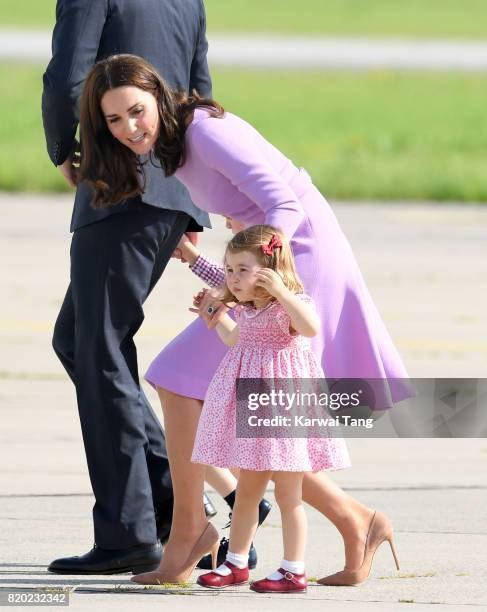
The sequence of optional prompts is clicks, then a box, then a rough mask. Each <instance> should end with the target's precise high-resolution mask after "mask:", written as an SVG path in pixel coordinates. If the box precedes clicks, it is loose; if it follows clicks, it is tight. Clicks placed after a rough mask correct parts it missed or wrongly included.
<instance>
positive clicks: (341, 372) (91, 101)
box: [80, 55, 407, 584]
mask: <svg viewBox="0 0 487 612" xmlns="http://www.w3.org/2000/svg"><path fill="white" fill-rule="evenodd" d="M80 126H81V136H82V139H83V143H84V145H85V152H84V153H83V158H82V166H81V176H82V177H83V178H84V179H86V180H88V181H90V182H91V183H92V185H93V186H94V189H95V199H94V205H95V206H104V205H107V203H108V202H110V201H111V202H113V201H118V200H120V199H122V198H123V197H126V196H128V195H129V194H132V193H134V192H137V191H138V190H140V189H142V186H141V185H140V169H141V168H140V163H139V157H138V156H139V155H142V154H146V153H149V152H152V154H153V155H154V156H155V157H157V158H158V160H159V161H160V163H161V166H162V168H163V169H164V170H165V172H166V174H168V175H170V174H174V175H175V176H176V177H177V178H178V179H179V180H180V181H181V182H182V183H183V184H184V185H185V186H186V187H187V189H188V190H189V193H190V195H191V197H192V199H193V201H194V202H195V204H196V205H198V206H199V207H200V208H202V209H204V210H206V211H208V212H210V213H218V214H222V215H225V216H229V217H232V218H233V219H236V220H238V221H239V222H241V223H242V224H244V225H246V226H248V225H253V224H260V223H266V224H269V225H273V226H276V227H279V228H281V229H282V230H283V231H284V233H285V234H286V235H287V237H288V238H289V239H290V241H291V245H292V247H293V252H294V256H295V260H296V265H297V269H298V273H299V275H300V277H301V279H302V281H303V284H304V286H305V289H306V292H307V293H308V294H309V295H311V297H312V298H313V300H314V302H315V303H316V305H317V308H318V312H319V314H320V316H321V320H322V329H323V331H322V334H321V335H319V337H317V338H316V339H314V342H313V349H314V350H315V352H316V354H317V355H318V356H319V358H320V359H321V363H322V366H323V369H324V371H325V375H326V376H327V378H355V377H357V378H378V379H400V378H405V377H407V374H406V371H405V369H404V366H403V364H402V362H401V359H400V357H399V355H398V353H397V351H396V349H395V347H394V345H393V343H392V341H391V339H390V337H389V335H388V333H387V331H386V329H385V327H384V324H383V322H382V320H381V318H380V316H379V314H378V312H377V310H376V308H375V306H374V303H373V301H372V299H371V297H370V295H369V292H368V290H367V288H366V286H365V284H364V281H363V279H362V276H361V274H360V271H359V268H358V266H357V263H356V261H355V259H354V256H353V253H352V251H351V249H350V246H349V244H348V242H347V240H346V238H345V236H344V234H343V232H342V230H341V229H340V227H339V225H338V223H337V220H336V218H335V215H334V214H333V211H332V210H331V208H330V206H329V205H328V203H327V202H326V200H325V198H324V197H323V196H322V195H321V193H320V192H319V191H318V190H317V189H316V187H315V186H314V185H313V183H312V181H311V178H310V177H309V175H308V174H307V173H306V171H305V170H303V169H302V168H297V167H296V166H295V165H294V164H293V163H292V162H291V161H290V160H289V159H287V158H286V157H285V156H284V155H283V154H282V153H281V152H280V151H278V150H277V149H276V148H275V147H274V146H273V145H271V144H270V143H269V142H267V141H266V140H265V139H264V138H263V137H262V136H261V135H260V134H259V133H258V132H257V131H256V130H255V129H254V128H253V127H252V126H250V125H249V124H248V123H246V122H245V121H244V120H242V119H240V118H239V117H237V116H235V115H233V114H231V113H228V112H224V111H223V109H222V108H221V107H220V106H219V105H218V104H217V103H216V102H214V101H211V100H202V99H200V98H199V97H198V96H197V95H194V96H192V97H189V98H188V97H185V96H183V95H181V94H178V93H176V92H174V91H172V90H171V89H170V88H169V87H168V86H167V85H166V84H165V83H164V81H163V80H162V79H161V78H160V77H159V76H158V75H157V73H156V72H155V70H154V68H153V67H152V66H150V64H148V63H147V62H145V61H144V60H142V59H140V58H136V57H134V56H127V55H123V56H113V57H111V58H108V59H107V60H104V61H102V62H100V63H99V64H97V65H96V66H95V67H94V68H93V70H92V72H91V73H90V75H89V76H88V78H87V80H86V84H85V89H84V92H83V96H82V102H81V117H80ZM107 128H108V129H107ZM107 131H108V132H110V134H111V136H112V141H113V142H110V143H109V145H107V146H106V147H105V149H103V142H104V139H103V138H101V136H102V133H106V132H107ZM105 136H106V134H105ZM87 143H88V147H86V144H87ZM120 145H123V146H120ZM113 158H115V159H113ZM107 159H111V163H107V162H106V160H107ZM115 161H116V162H117V163H115ZM114 168H116V170H117V171H115V170H114ZM225 350H226V347H225V346H224V345H223V343H221V342H220V340H219V339H218V336H217V334H216V333H215V332H214V331H213V330H209V329H207V327H206V326H205V324H204V323H203V321H202V320H201V319H198V320H196V321H195V322H194V323H193V324H191V325H190V326H189V327H188V328H186V329H185V330H184V331H183V332H182V333H181V334H180V335H179V336H177V338H175V339H174V340H173V341H172V342H171V343H170V344H169V345H168V346H167V347H166V348H165V349H164V350H163V351H162V352H161V354H160V355H159V356H158V357H157V358H156V359H155V361H154V362H153V364H152V365H151V367H150V370H149V372H148V374H147V378H148V380H149V381H150V382H151V383H152V384H153V385H154V386H155V387H156V388H157V390H158V393H159V396H160V399H161V404H162V407H163V413H164V424H165V431H166V438H167V449H168V455H169V461H170V465H171V473H172V477H173V486H174V496H175V506H174V521H173V528H172V531H171V536H170V539H169V542H168V544H167V546H166V551H165V555H164V558H163V561H162V563H161V567H160V569H159V572H158V573H155V574H156V576H153V582H157V581H159V582H160V581H166V582H171V581H181V580H185V579H186V578H187V575H188V570H189V571H190V570H191V569H192V567H189V566H193V560H194V559H193V557H194V555H192V553H194V550H195V547H197V545H198V540H199V536H200V535H201V534H202V533H203V532H204V531H205V528H206V527H205V526H206V518H205V516H204V512H203V509H202V504H201V499H202V489H203V481H204V467H203V466H202V465H198V464H192V463H191V461H190V457H191V451H192V447H193V442H194V435H195V432H196V428H197V423H198V418H199V413H200V410H201V405H202V400H203V398H204V395H205V392H206V388H207V386H208V384H209V382H210V380H211V377H212V375H213V373H214V371H215V369H216V366H217V365H218V363H219V361H220V360H221V358H222V356H223V354H224V352H225ZM390 396H391V398H392V400H399V399H402V397H403V396H402V395H401V393H400V391H399V392H396V389H394V388H391V389H390ZM303 498H304V499H305V501H307V502H308V503H310V504H311V505H313V506H314V507H316V508H317V509H318V510H320V511H321V512H322V513H323V514H325V515H326V516H327V517H328V518H329V519H330V520H331V521H332V522H333V523H334V524H335V525H336V527H337V528H338V529H339V531H340V533H341V534H342V536H343V538H344V544H345V559H346V567H347V568H348V569H352V568H353V569H357V571H358V569H361V571H362V573H361V574H357V573H356V574H354V576H353V577H351V576H350V575H344V574H343V572H339V573H338V574H337V575H335V577H331V578H330V577H328V578H327V579H326V580H324V582H326V583H327V584H344V583H350V582H352V583H357V582H360V581H362V580H363V579H365V577H366V575H367V574H368V571H366V570H368V569H370V566H369V567H368V568H367V567H365V568H364V567H363V562H364V559H365V558H366V557H367V558H370V555H369V556H367V555H365V553H366V552H367V544H366V542H367V535H368V534H370V533H374V534H375V535H377V534H378V536H379V539H380V536H381V534H385V533H386V531H387V530H389V529H390V528H391V527H390V524H389V523H388V521H387V519H385V517H384V515H381V514H380V513H375V512H374V511H373V510H372V509H370V508H367V507H366V506H364V505H362V504H361V503H359V502H358V501H357V500H355V499H353V498H352V497H351V496H349V495H347V494H345V493H344V492H343V491H342V490H341V489H340V488H339V487H338V486H337V485H336V484H335V483H334V482H333V481H332V480H331V479H330V478H329V477H328V476H327V475H326V474H324V473H320V474H314V475H309V478H306V479H305V483H304V485H303ZM369 541H370V540H369ZM347 581H348V582H347Z"/></svg>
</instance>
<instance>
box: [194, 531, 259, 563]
mask: <svg viewBox="0 0 487 612" xmlns="http://www.w3.org/2000/svg"><path fill="white" fill-rule="evenodd" d="M227 552H228V539H227V538H222V539H221V541H220V546H219V548H218V557H217V562H216V564H217V566H218V565H221V564H222V563H223V562H224V561H225V559H226V558H227ZM196 567H197V568H198V569H204V570H211V569H212V567H211V555H205V556H204V557H203V558H202V559H200V562H199V563H198V565H197V566H196ZM256 567H257V551H256V550H255V546H254V544H253V542H252V544H251V545H250V550H249V569H255V568H256Z"/></svg>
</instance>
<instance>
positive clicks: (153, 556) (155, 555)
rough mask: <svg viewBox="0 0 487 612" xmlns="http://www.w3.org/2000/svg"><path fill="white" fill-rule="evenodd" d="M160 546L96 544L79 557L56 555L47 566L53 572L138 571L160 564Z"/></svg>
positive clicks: (146, 570)
mask: <svg viewBox="0 0 487 612" xmlns="http://www.w3.org/2000/svg"><path fill="white" fill-rule="evenodd" d="M161 557H162V546H161V543H160V542H159V541H158V542H157V544H151V545H147V546H134V547H133V548H121V549H117V550H109V549H107V548H99V547H98V546H97V545H96V544H95V546H94V547H93V548H92V549H91V550H90V551H89V552H87V553H86V554H85V555H82V556H81V557H64V558H62V559H55V560H54V561H52V563H51V564H50V565H49V567H48V568H47V570H48V571H49V572H53V573H54V574H124V573H126V572H132V573H133V574H140V573H142V572H150V571H152V570H155V569H157V568H158V567H159V563H160V562H161Z"/></svg>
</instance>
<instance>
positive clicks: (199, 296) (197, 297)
mask: <svg viewBox="0 0 487 612" xmlns="http://www.w3.org/2000/svg"><path fill="white" fill-rule="evenodd" d="M207 292H208V289H201V290H200V291H198V293H197V294H196V295H193V308H190V309H189V311H190V312H199V307H200V304H201V300H202V299H203V298H204V296H205V293H207Z"/></svg>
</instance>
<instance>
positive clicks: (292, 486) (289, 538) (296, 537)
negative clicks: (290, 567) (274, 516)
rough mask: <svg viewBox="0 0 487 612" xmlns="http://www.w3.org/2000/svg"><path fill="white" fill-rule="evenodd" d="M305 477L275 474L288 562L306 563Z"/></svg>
mask: <svg viewBox="0 0 487 612" xmlns="http://www.w3.org/2000/svg"><path fill="white" fill-rule="evenodd" d="M303 476H304V474H303V472H274V483H275V489H274V494H275V496H276V502H277V505H278V506H279V510H280V511H281V521H282V541H283V545H284V559H285V560H286V561H294V562H296V561H300V562H304V553H305V547H306V532H307V520H306V513H305V511H304V507H303V502H302V484H303ZM284 569H286V568H284Z"/></svg>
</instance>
